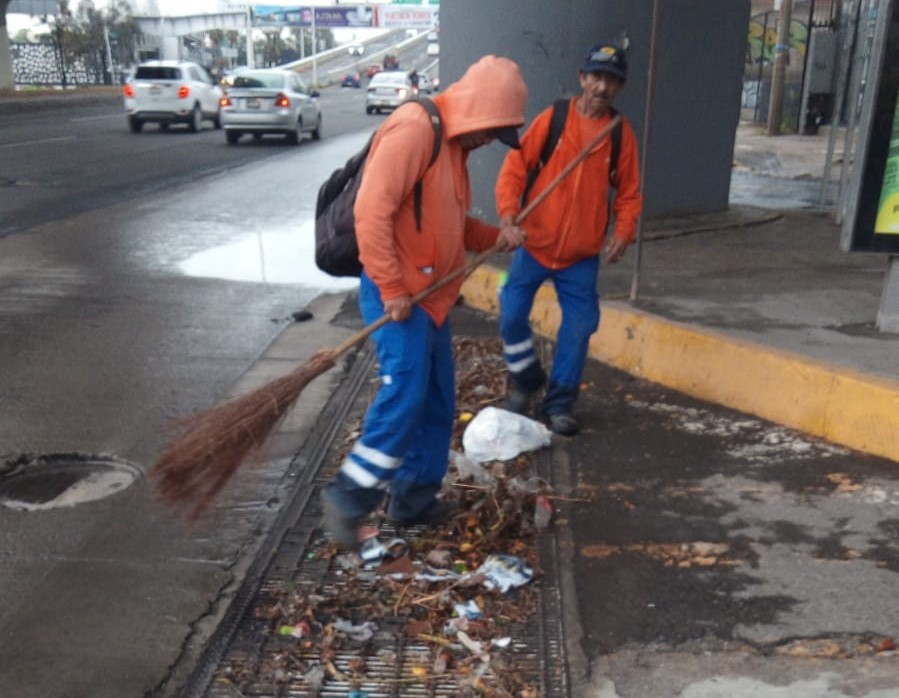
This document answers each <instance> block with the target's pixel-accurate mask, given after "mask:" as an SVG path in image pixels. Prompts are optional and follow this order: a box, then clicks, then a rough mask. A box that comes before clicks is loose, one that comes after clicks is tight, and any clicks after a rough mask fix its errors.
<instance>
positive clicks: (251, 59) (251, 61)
mask: <svg viewBox="0 0 899 698" xmlns="http://www.w3.org/2000/svg"><path fill="white" fill-rule="evenodd" d="M246 8H247V65H248V66H249V67H250V68H255V67H256V54H255V52H254V48H253V8H252V7H250V5H249V3H247V5H246Z"/></svg>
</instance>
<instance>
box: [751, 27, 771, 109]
mask: <svg viewBox="0 0 899 698" xmlns="http://www.w3.org/2000/svg"><path fill="white" fill-rule="evenodd" d="M770 14H771V13H770V12H766V13H765V23H764V24H763V25H762V40H761V42H759V77H758V87H757V88H756V93H755V112H754V113H753V115H752V120H753V121H756V122H757V121H758V120H759V107H761V105H762V80H763V79H764V75H763V74H762V69H763V68H764V66H765V44H766V43H767V40H768V15H770Z"/></svg>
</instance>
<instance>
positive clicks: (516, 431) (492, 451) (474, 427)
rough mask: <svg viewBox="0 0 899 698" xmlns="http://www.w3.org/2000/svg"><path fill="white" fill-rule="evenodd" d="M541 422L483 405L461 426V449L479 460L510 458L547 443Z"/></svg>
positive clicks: (545, 432)
mask: <svg viewBox="0 0 899 698" xmlns="http://www.w3.org/2000/svg"><path fill="white" fill-rule="evenodd" d="M550 435H551V432H550V431H549V429H547V428H546V426H545V425H544V424H541V423H540V422H537V421H535V420H533V419H530V418H529V417H525V416H524V415H520V414H515V413H514V412H509V411H508V410H503V409H500V408H498V407H485V408H484V409H483V410H481V411H480V412H478V414H477V416H476V417H475V418H474V419H472V420H471V422H469V423H468V426H467V427H465V432H464V433H463V434H462V448H463V449H464V451H465V455H466V456H468V457H469V458H472V459H474V460H476V461H478V462H479V463H484V462H486V461H491V460H511V459H512V458H514V457H515V456H517V455H518V454H519V453H524V452H526V451H534V450H536V449H538V448H542V447H543V446H548V445H549V443H550Z"/></svg>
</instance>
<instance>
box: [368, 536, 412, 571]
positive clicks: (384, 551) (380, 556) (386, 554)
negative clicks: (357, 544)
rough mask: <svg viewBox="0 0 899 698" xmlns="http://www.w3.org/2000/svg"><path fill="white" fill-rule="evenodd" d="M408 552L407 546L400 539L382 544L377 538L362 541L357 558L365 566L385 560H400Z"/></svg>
mask: <svg viewBox="0 0 899 698" xmlns="http://www.w3.org/2000/svg"><path fill="white" fill-rule="evenodd" d="M408 551H409V544H408V543H407V542H406V541H404V540H403V539H402V538H393V539H391V540H389V541H387V542H386V543H385V542H382V541H381V540H380V539H378V538H369V539H368V540H365V541H363V543H362V547H361V548H360V549H359V557H361V558H362V562H364V563H365V564H366V565H369V564H373V563H377V562H381V561H383V560H384V559H385V558H392V559H396V558H400V557H402V556H403V555H405V554H406V553H407V552H408Z"/></svg>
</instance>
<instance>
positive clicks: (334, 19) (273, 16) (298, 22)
mask: <svg viewBox="0 0 899 698" xmlns="http://www.w3.org/2000/svg"><path fill="white" fill-rule="evenodd" d="M313 12H315V18H314V19H315V26H316V27H373V26H374V11H373V10H372V9H371V8H370V7H367V6H365V5H358V6H350V5H346V6H344V5H341V6H340V7H300V6H285V5H254V6H253V26H254V27H311V26H312V22H313V17H312V13H313Z"/></svg>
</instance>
